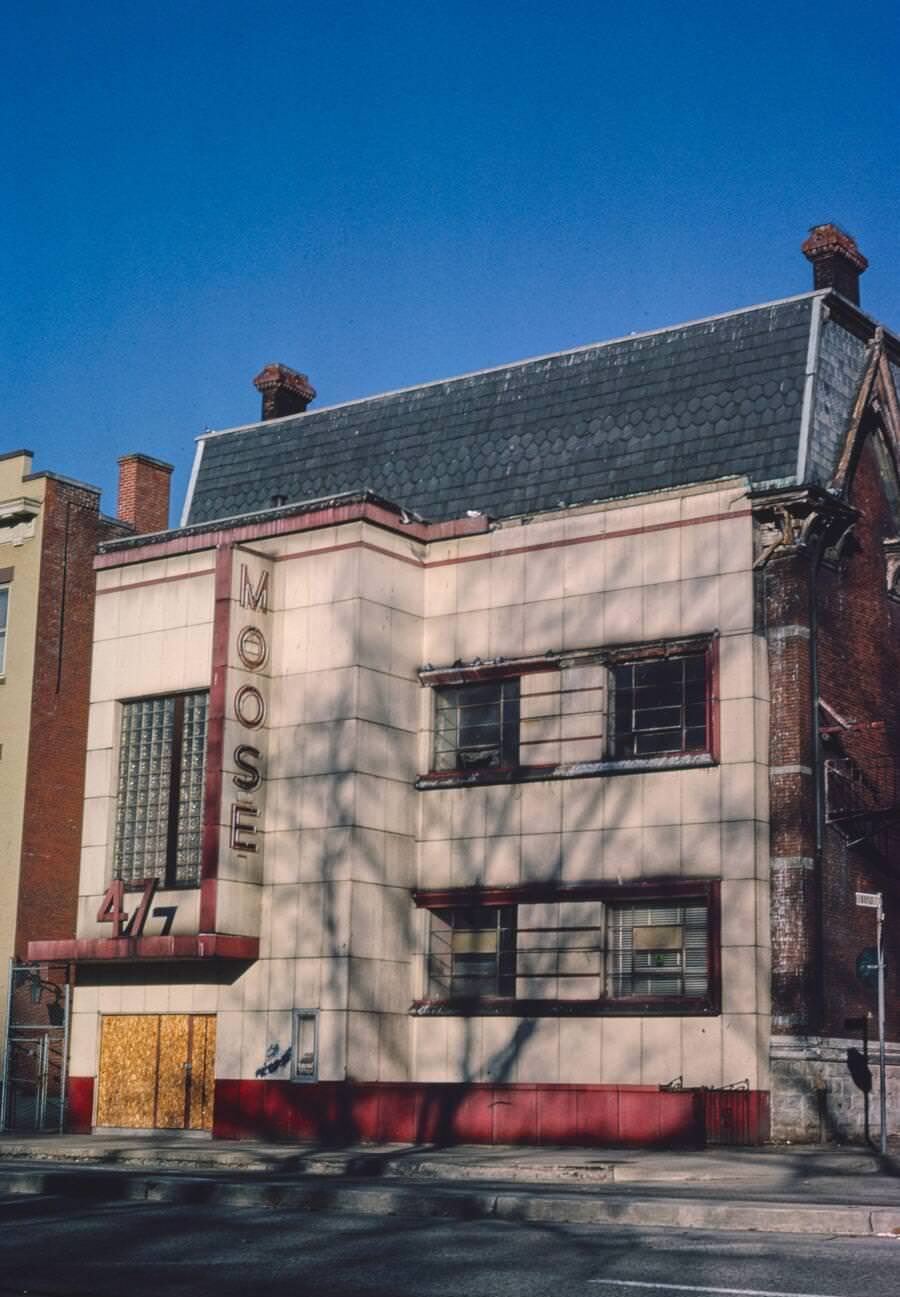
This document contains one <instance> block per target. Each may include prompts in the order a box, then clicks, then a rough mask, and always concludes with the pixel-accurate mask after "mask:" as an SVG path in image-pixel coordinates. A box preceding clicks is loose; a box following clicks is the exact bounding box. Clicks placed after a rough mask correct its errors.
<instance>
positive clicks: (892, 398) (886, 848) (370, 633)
mask: <svg viewBox="0 0 900 1297" xmlns="http://www.w3.org/2000/svg"><path fill="white" fill-rule="evenodd" d="M803 250H804V252H805V254H806V256H807V258H808V259H809V260H810V261H811V262H812V264H813V267H814V276H815V278H814V284H815V286H814V288H813V289H812V290H811V291H808V292H803V293H800V294H799V295H796V296H791V297H786V298H784V299H783V300H780V301H775V302H769V303H765V304H762V305H759V306H753V307H749V308H746V309H740V310H735V311H732V312H729V313H728V314H725V315H721V316H716V317H714V318H710V319H705V320H700V321H696V322H692V323H688V324H682V325H678V326H676V327H672V328H666V329H660V330H656V331H654V332H651V333H645V334H635V335H631V336H629V337H627V338H624V339H619V340H614V341H611V342H606V343H601V344H597V345H591V346H585V347H580V348H576V349H574V350H571V351H566V352H562V353H560V354H556V355H550V356H544V357H539V358H538V359H532V360H526V361H523V362H520V363H516V364H510V365H508V366H504V367H502V368H499V369H491V370H486V371H483V372H480V373H473V374H466V375H463V376H462V377H459V378H452V379H448V380H446V381H442V382H434V383H428V384H424V385H422V386H419V387H414V388H411V389H408V390H405V391H399V392H389V393H386V394H383V395H378V396H373V397H370V398H367V399H364V400H357V401H352V402H348V403H346V404H342V405H336V406H331V407H327V406H322V407H320V408H315V406H313V407H312V408H307V407H308V406H310V405H311V403H312V402H313V400H314V398H315V395H316V394H315V392H314V391H313V389H312V387H311V385H310V383H309V381H308V380H307V378H306V377H305V376H304V375H302V374H299V373H297V372H296V371H294V370H291V369H288V368H286V367H285V366H280V365H271V366H268V367H267V368H266V369H264V370H263V371H262V373H261V374H260V375H259V376H258V378H257V380H256V383H257V387H258V388H259V389H260V391H261V394H262V403H263V409H262V418H261V420H260V421H259V422H258V423H254V424H252V425H250V426H247V427H240V428H234V429H231V430H229V431H225V432H212V433H208V434H206V435H205V436H203V437H202V438H200V440H199V443H198V448H197V454H196V460H195V466H194V472H193V475H192V480H191V486H190V489H189V494H188V499H187V501H186V505H185V510H184V516H183V521H182V525H181V526H180V527H178V528H176V529H174V530H169V531H165V532H161V533H156V534H150V535H139V536H130V537H126V538H124V539H120V540H113V541H110V542H108V543H105V544H103V545H102V546H101V549H100V554H99V557H98V558H97V559H96V579H97V589H96V620H95V636H94V649H93V668H92V675H91V681H92V683H91V720H90V730H89V737H88V754H87V758H88V765H87V784H86V795H85V806H84V832H83V847H82V859H81V874H80V886H79V915H78V926H77V932H76V933H75V934H74V935H73V937H72V938H71V939H69V940H65V941H61V940H54V941H50V940H48V941H34V942H32V944H31V946H30V950H29V954H30V957H31V958H32V959H35V960H41V961H60V960H62V961H70V962H72V963H74V964H75V965H76V987H75V991H74V1000H73V1013H72V1020H71V1053H70V1060H69V1117H70V1129H82V1130H86V1129H91V1128H95V1129H110V1128H112V1129H121V1128H141V1129H153V1128H163V1129H185V1130H192V1131H210V1130H211V1131H213V1132H214V1133H215V1134H216V1135H219V1136H226V1137H239V1136H242V1135H254V1136H266V1137H274V1136H277V1137H285V1138H296V1139H306V1138H321V1139H324V1138H347V1139H351V1138H353V1139H379V1140H402V1141H411V1140H434V1139H447V1140H450V1139H458V1140H464V1141H496V1142H505V1143H511V1142H517V1141H521V1142H529V1143H536V1142H540V1143H548V1144H562V1143H594V1144H612V1143H616V1142H619V1143H677V1142H680V1141H683V1142H692V1141H695V1140H697V1139H703V1138H705V1139H707V1140H709V1141H730V1142H757V1141H761V1140H764V1139H766V1138H768V1137H769V1136H770V1135H771V1136H772V1137H774V1138H788V1139H792V1140H803V1139H819V1138H821V1137H823V1136H837V1137H851V1136H856V1135H858V1134H859V1132H860V1131H861V1130H862V1124H863V1113H864V1107H865V1103H866V1099H865V1096H864V1094H863V1092H862V1091H861V1090H860V1089H858V1088H856V1086H855V1085H854V1082H853V1080H852V1079H851V1076H850V1074H849V1072H848V1069H847V1064H846V1056H847V1051H848V1049H851V1048H856V1049H860V1050H862V1035H863V1032H864V1030H865V1027H864V1024H865V1023H866V1022H867V1021H868V1019H867V1015H869V1014H871V1013H872V1012H873V1010H874V1007H875V1006H874V998H873V992H872V990H871V987H870V985H869V981H870V979H869V977H868V976H867V968H868V965H866V962H865V959H863V960H862V962H861V961H860V956H861V954H862V955H864V954H865V952H866V950H867V949H868V948H869V947H871V946H872V945H873V943H874V924H873V915H872V911H871V909H862V908H858V907H857V906H856V905H855V895H856V893H857V892H867V893H875V892H881V893H883V895H884V898H885V906H886V909H887V912H888V919H889V934H893V939H894V941H896V939H897V938H900V926H898V921H897V913H898V910H897V905H898V883H897V877H898V875H897V865H896V849H897V826H898V800H897V789H896V771H897V759H898V742H900V740H898V735H900V725H898V723H900V715H898V710H900V696H898V692H897V688H896V681H897V679H898V673H900V639H898V630H900V602H898V600H900V476H898V462H900V461H898V456H900V408H898V398H897V382H898V377H900V369H898V365H900V341H898V339H897V338H896V337H894V336H893V335H892V334H891V333H890V332H889V331H888V330H887V329H885V328H883V327H882V326H880V325H879V324H877V323H876V322H875V321H874V320H872V319H871V318H869V317H868V316H867V315H866V314H865V313H864V312H863V310H862V309H861V308H860V306H859V292H858V285H859V278H860V275H861V273H862V271H863V270H865V268H866V261H865V259H864V258H863V256H862V255H861V253H860V252H859V250H858V248H857V247H856V244H855V243H854V241H853V240H852V239H851V238H850V237H849V236H848V235H846V234H844V233H843V232H842V231H840V230H839V229H838V228H837V227H835V226H830V225H828V226H819V227H815V228H814V229H813V231H812V232H811V233H810V236H809V238H808V239H807V240H806V242H805V243H804V246H803ZM148 466H149V467H148V472H147V476H146V479H145V482H144V487H143V489H144V491H145V492H146V493H148V494H149V495H153V493H154V492H160V493H162V492H165V491H166V490H167V480H168V479H167V477H166V476H165V475H164V474H162V472H159V473H157V474H156V475H154V473H153V471H152V470H153V463H152V461H148ZM889 939H890V935H889ZM888 1003H889V1015H888V1032H889V1042H894V1043H889V1047H888V1063H889V1068H888V1076H889V1078H890V1085H891V1087H892V1088H891V1090H890V1093H889V1098H890V1104H889V1109H890V1112H891V1114H892V1115H893V1116H895V1115H896V1111H897V1106H898V1102H900V1047H898V1045H897V1043H896V1042H897V1041H898V1037H900V1017H898V1012H897V1007H896V1006H897V974H896V961H892V962H891V964H890V966H889V970H888ZM875 1084H876V1087H877V1074H876V1079H875ZM873 1121H874V1115H873Z"/></svg>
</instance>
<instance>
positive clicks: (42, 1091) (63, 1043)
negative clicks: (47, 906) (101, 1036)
mask: <svg viewBox="0 0 900 1297" xmlns="http://www.w3.org/2000/svg"><path fill="white" fill-rule="evenodd" d="M68 973H69V970H68V965H66V964H15V963H14V964H12V965H11V967H10V978H9V1005H8V1014H7V1019H6V1040H5V1042H4V1049H3V1071H2V1085H3V1089H2V1100H0V1130H5V1131H22V1132H24V1131H47V1132H59V1133H62V1130H63V1125H64V1121H65V1108H66V1104H65V1095H66V1073H67V1067H68V1054H69V999H70V991H71V988H70V986H69V980H68Z"/></svg>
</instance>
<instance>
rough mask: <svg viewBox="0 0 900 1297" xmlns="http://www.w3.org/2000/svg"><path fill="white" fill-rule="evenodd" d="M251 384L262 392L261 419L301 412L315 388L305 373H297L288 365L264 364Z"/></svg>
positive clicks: (312, 398)
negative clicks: (263, 367)
mask: <svg viewBox="0 0 900 1297" xmlns="http://www.w3.org/2000/svg"><path fill="white" fill-rule="evenodd" d="M253 386H254V387H255V388H256V390H257V391H258V392H260V393H261V394H262V417H263V419H281V418H283V417H284V415H286V414H302V413H303V411H304V410H305V409H306V407H307V406H308V405H309V403H310V401H313V400H315V396H316V389H315V388H314V387H313V385H312V384H311V383H310V381H309V379H308V378H307V377H306V375H305V374H298V372H297V370H296V369H291V368H290V367H289V366H288V365H266V367H265V369H263V370H261V372H260V373H258V374H257V375H256V378H254V380H253Z"/></svg>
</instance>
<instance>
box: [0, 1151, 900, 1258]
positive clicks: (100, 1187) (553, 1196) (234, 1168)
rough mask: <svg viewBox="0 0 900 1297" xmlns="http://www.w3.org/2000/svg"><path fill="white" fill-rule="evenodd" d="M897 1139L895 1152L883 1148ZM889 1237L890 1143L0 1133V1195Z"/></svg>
mask: <svg viewBox="0 0 900 1297" xmlns="http://www.w3.org/2000/svg"><path fill="white" fill-rule="evenodd" d="M898 1151H900V1150H896V1149H895V1150H894V1153H895V1155H896V1153H897V1152H898ZM29 1193H30V1194H34V1193H39V1194H54V1195H62V1196H67V1197H69V1196H71V1197H79V1198H85V1197H89V1198H92V1199H128V1200H145V1201H157V1202H159V1201H165V1202H173V1203H194V1204H200V1203H206V1204H211V1205H216V1206H223V1207H224V1206H231V1207H236V1206H243V1207H264V1206H270V1207H272V1206H278V1207H296V1208H297V1209H300V1210H313V1209H318V1210H348V1211H362V1212H367V1213H377V1214H384V1215H409V1214H412V1215H442V1216H446V1215H449V1216H463V1217H466V1218H468V1219H473V1218H478V1217H494V1218H498V1219H507V1220H553V1221H577V1222H581V1223H596V1224H610V1223H618V1224H623V1225H624V1224H628V1225H641V1226H672V1227H678V1228H681V1229H720V1230H769V1231H776V1232H789V1233H812V1234H845V1235H846V1234H853V1235H866V1234H880V1235H885V1234H889V1235H894V1236H898V1237H900V1157H896V1156H895V1157H894V1158H889V1159H888V1162H887V1164H885V1165H884V1166H882V1164H881V1161H880V1159H879V1157H878V1155H877V1154H876V1153H875V1152H869V1151H867V1150H865V1149H863V1148H842V1147H835V1146H816V1147H792V1148H787V1147H777V1148H776V1147H767V1148H714V1149H708V1150H704V1151H678V1152H657V1151H653V1150H642V1149H619V1148H616V1149H586V1148H524V1147H521V1146H516V1147H509V1146H506V1147H500V1146H475V1145H467V1146H459V1147H454V1148H433V1147H422V1146H411V1145H388V1146H378V1147H374V1146H372V1145H359V1146H354V1147H350V1148H342V1149H323V1148H320V1147H313V1146H307V1145H296V1144H295V1145H290V1144H268V1143H263V1142H260V1141H255V1140H247V1141H241V1142H240V1143H236V1142H232V1141H227V1140H204V1139H192V1138H185V1137H184V1136H166V1135H153V1136H134V1135H130V1134H126V1135H95V1136H76V1135H63V1136H42V1137H32V1138H22V1137H18V1136H12V1135H4V1136H0V1194H6V1195H12V1194H29Z"/></svg>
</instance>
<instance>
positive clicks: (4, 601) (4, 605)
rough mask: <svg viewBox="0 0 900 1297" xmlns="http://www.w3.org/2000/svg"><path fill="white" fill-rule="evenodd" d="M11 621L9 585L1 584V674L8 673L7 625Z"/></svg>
mask: <svg viewBox="0 0 900 1297" xmlns="http://www.w3.org/2000/svg"><path fill="white" fill-rule="evenodd" d="M8 621H9V586H8V585H0V676H2V675H5V674H6V627H7V623H8Z"/></svg>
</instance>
